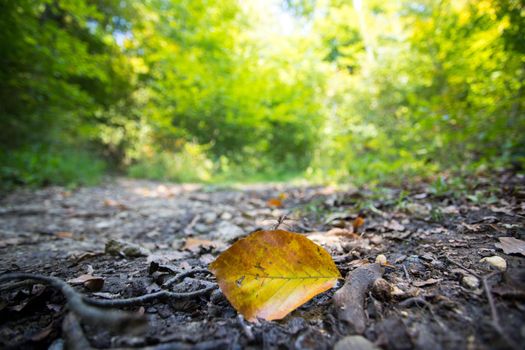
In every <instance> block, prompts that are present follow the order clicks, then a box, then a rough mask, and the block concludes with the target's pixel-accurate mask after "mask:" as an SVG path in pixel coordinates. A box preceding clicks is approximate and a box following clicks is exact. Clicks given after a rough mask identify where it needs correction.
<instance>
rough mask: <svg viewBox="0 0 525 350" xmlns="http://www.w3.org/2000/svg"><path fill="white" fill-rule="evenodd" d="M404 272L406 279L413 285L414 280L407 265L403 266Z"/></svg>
mask: <svg viewBox="0 0 525 350" xmlns="http://www.w3.org/2000/svg"><path fill="white" fill-rule="evenodd" d="M403 271H405V277H406V278H407V281H408V283H412V278H410V274H409V273H408V270H407V267H406V266H405V264H403Z"/></svg>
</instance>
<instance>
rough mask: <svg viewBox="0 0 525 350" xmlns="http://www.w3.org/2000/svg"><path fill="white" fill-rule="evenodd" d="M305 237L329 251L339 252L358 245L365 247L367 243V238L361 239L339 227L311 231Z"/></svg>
mask: <svg viewBox="0 0 525 350" xmlns="http://www.w3.org/2000/svg"><path fill="white" fill-rule="evenodd" d="M306 237H308V239H310V240H312V241H314V242H315V243H317V244H319V245H321V246H323V247H324V248H326V249H328V250H329V251H331V252H339V253H343V252H345V251H348V250H349V249H350V248H356V247H358V246H359V247H365V246H368V244H369V241H368V239H366V240H365V239H361V238H360V237H359V235H357V234H355V233H352V232H351V231H349V230H345V229H341V228H333V229H331V230H330V231H327V232H312V233H309V234H308V235H307V236H306Z"/></svg>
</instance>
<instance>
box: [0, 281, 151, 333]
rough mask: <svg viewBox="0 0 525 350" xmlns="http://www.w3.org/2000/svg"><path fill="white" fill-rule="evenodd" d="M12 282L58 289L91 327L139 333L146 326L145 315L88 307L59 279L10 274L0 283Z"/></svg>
mask: <svg viewBox="0 0 525 350" xmlns="http://www.w3.org/2000/svg"><path fill="white" fill-rule="evenodd" d="M10 280H35V281H39V282H43V283H45V284H47V285H50V286H52V287H54V288H57V289H58V290H60V291H61V292H62V294H63V295H64V297H65V298H66V300H67V305H68V307H69V309H70V310H71V312H73V313H75V315H76V316H78V317H79V318H80V320H82V321H83V322H86V323H89V324H91V325H98V326H106V327H109V328H110V329H112V330H116V331H124V330H128V331H137V330H138V329H140V328H142V327H143V326H145V324H146V318H145V317H144V316H143V315H138V314H136V313H130V312H124V311H120V310H101V309H99V308H96V307H93V306H91V305H88V304H87V303H86V302H85V301H84V299H83V296H82V295H81V294H79V293H77V292H76V291H75V290H74V289H73V288H72V287H71V286H70V285H69V284H67V283H66V282H64V281H62V280H61V279H59V278H57V277H52V276H42V275H35V274H30V273H8V274H5V275H2V276H0V283H1V282H4V281H10Z"/></svg>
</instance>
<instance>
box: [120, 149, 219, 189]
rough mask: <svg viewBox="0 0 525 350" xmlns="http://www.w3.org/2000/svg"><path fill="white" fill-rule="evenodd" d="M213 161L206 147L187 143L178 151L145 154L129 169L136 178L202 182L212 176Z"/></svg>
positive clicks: (129, 172) (130, 173)
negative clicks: (206, 152)
mask: <svg viewBox="0 0 525 350" xmlns="http://www.w3.org/2000/svg"><path fill="white" fill-rule="evenodd" d="M212 170H213V163H212V162H211V161H210V160H209V159H208V158H207V157H206V154H205V147H204V146H201V145H196V144H190V143H188V144H185V145H184V146H183V147H182V149H181V150H180V151H178V152H169V151H161V152H159V153H153V154H150V155H149V156H143V157H142V158H141V159H139V160H137V161H136V162H135V164H133V165H131V166H130V167H129V169H128V175H129V176H131V177H135V178H147V179H153V180H167V181H174V182H202V181H207V180H209V179H210V178H211V174H212Z"/></svg>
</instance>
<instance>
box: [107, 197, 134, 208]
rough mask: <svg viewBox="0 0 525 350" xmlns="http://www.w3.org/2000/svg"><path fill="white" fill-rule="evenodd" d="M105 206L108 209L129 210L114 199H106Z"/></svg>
mask: <svg viewBox="0 0 525 350" xmlns="http://www.w3.org/2000/svg"><path fill="white" fill-rule="evenodd" d="M104 206H106V207H114V208H117V209H120V210H127V209H129V208H128V207H127V205H125V204H122V203H120V202H118V201H116V200H113V199H105V200H104Z"/></svg>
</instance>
